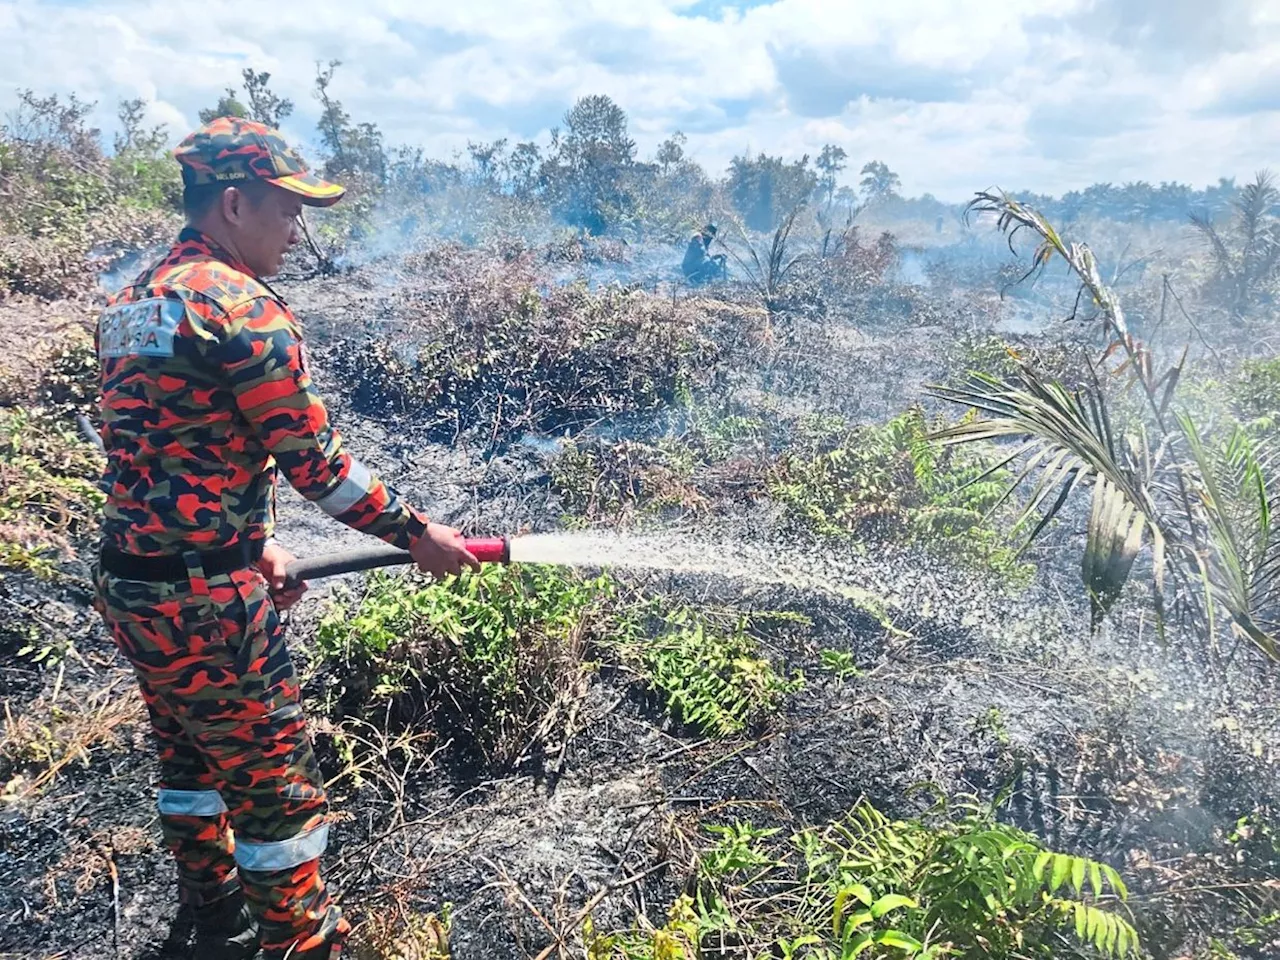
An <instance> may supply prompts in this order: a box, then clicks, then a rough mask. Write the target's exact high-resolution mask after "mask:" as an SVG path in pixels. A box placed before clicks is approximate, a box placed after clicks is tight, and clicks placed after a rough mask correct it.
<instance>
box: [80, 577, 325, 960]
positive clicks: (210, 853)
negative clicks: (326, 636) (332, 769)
mask: <svg viewBox="0 0 1280 960" xmlns="http://www.w3.org/2000/svg"><path fill="white" fill-rule="evenodd" d="M189 570H190V573H191V578H190V579H189V580H187V581H182V582H177V583H152V582H141V581H136V580H125V579H121V578H118V577H115V576H112V575H110V574H106V573H103V572H101V571H99V572H98V574H97V578H96V580H97V594H98V596H97V600H98V603H97V605H98V608H99V610H100V611H101V613H102V615H103V618H104V619H105V620H106V622H107V624H108V625H109V626H110V628H111V632H112V636H113V637H114V639H115V643H116V646H117V647H118V648H119V649H120V652H121V653H122V654H124V656H125V657H127V658H128V660H129V661H130V662H131V663H132V664H133V668H134V672H135V674H136V675H137V678H138V684H139V686H140V687H141V690H142V696H143V699H144V700H145V701H146V704H147V709H148V711H149V713H150V716H151V725H152V729H153V731H154V733H155V737H156V740H157V742H158V745H159V751H160V794H159V807H160V822H161V825H162V828H163V831H164V837H165V842H166V844H167V845H168V847H169V849H170V851H171V852H172V853H173V855H174V858H175V859H176V860H177V864H178V876H179V883H180V891H181V892H182V895H183V899H184V900H185V901H186V902H189V903H196V904H199V903H202V902H210V901H213V900H216V899H218V898H219V897H221V896H225V895H227V894H229V893H234V892H235V889H236V885H237V884H238V885H239V886H240V888H241V889H243V891H244V897H245V899H246V901H247V902H248V904H249V905H250V908H251V909H252V910H253V912H254V914H255V915H256V917H257V920H258V925H259V931H260V934H261V938H262V949H263V952H264V954H265V956H266V957H268V958H272V957H283V956H284V955H285V954H287V953H289V952H290V951H291V950H292V951H293V952H296V953H301V952H303V951H316V953H317V955H318V954H319V953H320V952H322V950H323V947H324V945H326V944H330V943H333V944H339V943H341V941H342V940H344V939H345V938H346V935H347V933H348V932H349V930H350V927H349V925H348V923H347V921H346V920H344V919H343V918H342V915H341V912H340V911H339V909H338V907H337V906H336V905H335V904H334V903H333V902H332V900H331V899H330V896H329V893H328V891H327V890H326V888H325V884H324V881H323V880H322V879H321V876H320V869H319V864H320V855H321V853H322V852H323V851H324V849H325V846H326V844H327V841H328V831H329V828H328V823H327V820H326V813H327V800H326V797H325V792H324V785H323V780H322V778H321V775H320V770H319V767H318V765H317V763H316V759H315V755H314V754H313V752H312V749H311V740H310V737H309V736H308V733H307V728H306V722H305V720H304V718H303V715H302V705H301V702H300V699H299V690H298V680H297V676H296V674H295V672H294V669H293V664H292V662H291V660H290V659H289V653H288V650H287V649H286V647H285V643H284V634H283V631H282V630H281V627H280V621H279V620H278V618H277V616H276V611H275V607H274V605H273V604H272V602H271V598H270V596H269V594H268V592H267V586H266V583H265V581H264V580H263V578H262V577H261V576H260V575H259V574H258V572H257V571H256V570H240V571H236V572H235V573H232V574H229V575H220V576H217V577H212V578H209V579H205V577H204V575H203V572H202V571H201V570H200V569H199V567H198V566H192V567H189Z"/></svg>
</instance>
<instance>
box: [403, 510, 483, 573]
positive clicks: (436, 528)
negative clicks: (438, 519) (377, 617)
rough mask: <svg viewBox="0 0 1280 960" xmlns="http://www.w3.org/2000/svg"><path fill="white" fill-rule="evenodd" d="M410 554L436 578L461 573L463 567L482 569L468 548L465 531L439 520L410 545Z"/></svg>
mask: <svg viewBox="0 0 1280 960" xmlns="http://www.w3.org/2000/svg"><path fill="white" fill-rule="evenodd" d="M409 554H410V556H412V557H413V559H414V562H415V563H417V565H418V569H419V570H421V571H422V572H423V573H429V574H431V576H433V577H435V578H436V579H437V580H439V579H441V578H443V577H447V576H449V575H450V574H457V573H461V572H462V571H463V569H464V568H467V569H471V570H479V569H480V561H479V560H477V559H476V558H475V557H474V556H473V555H472V553H471V551H470V550H468V549H467V544H466V541H465V540H464V539H463V537H462V534H461V533H459V532H458V531H457V530H455V529H453V527H446V526H444V525H443V524H439V523H428V524H427V532H426V533H424V534H423V535H422V536H420V537H419V538H418V539H417V541H416V542H415V543H414V545H413V546H412V547H410V548H409Z"/></svg>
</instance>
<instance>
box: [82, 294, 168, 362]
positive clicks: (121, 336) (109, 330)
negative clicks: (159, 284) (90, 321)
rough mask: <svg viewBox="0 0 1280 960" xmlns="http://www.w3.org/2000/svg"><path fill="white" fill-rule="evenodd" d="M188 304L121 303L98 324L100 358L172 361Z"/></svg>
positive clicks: (161, 301) (163, 300)
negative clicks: (176, 334) (153, 358)
mask: <svg viewBox="0 0 1280 960" xmlns="http://www.w3.org/2000/svg"><path fill="white" fill-rule="evenodd" d="M186 310H187V308H186V304H184V303H183V302H182V301H181V300H173V299H170V298H168V297H149V298H147V299H146V300H137V301H134V302H133V303H118V304H116V305H115V306H111V307H107V309H105V310H104V311H102V316H101V317H100V318H99V320H98V356H99V357H101V358H103V359H106V358H107V357H134V356H139V357H172V356H173V336H174V333H176V332H177V329H178V325H179V324H180V323H182V318H183V316H184V315H185V314H186Z"/></svg>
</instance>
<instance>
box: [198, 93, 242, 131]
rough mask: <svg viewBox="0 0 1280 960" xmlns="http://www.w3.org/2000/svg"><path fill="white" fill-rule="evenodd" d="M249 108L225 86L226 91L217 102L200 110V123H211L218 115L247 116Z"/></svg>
mask: <svg viewBox="0 0 1280 960" xmlns="http://www.w3.org/2000/svg"><path fill="white" fill-rule="evenodd" d="M247 116H249V108H248V107H246V106H245V105H244V104H243V103H241V102H240V100H239V98H238V96H237V95H236V91H235V89H234V88H232V87H227V91H226V93H224V94H223V95H222V96H221V97H219V98H218V102H217V103H216V104H215V105H214V106H212V107H209V108H208V109H206V110H201V111H200V122H201V123H212V122H213V121H214V120H217V119H218V118H219V117H247Z"/></svg>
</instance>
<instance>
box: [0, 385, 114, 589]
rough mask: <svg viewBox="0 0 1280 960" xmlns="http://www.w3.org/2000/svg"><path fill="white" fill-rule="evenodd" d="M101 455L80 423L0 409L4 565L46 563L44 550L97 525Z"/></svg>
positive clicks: (0, 564)
mask: <svg viewBox="0 0 1280 960" xmlns="http://www.w3.org/2000/svg"><path fill="white" fill-rule="evenodd" d="M100 473H101V459H100V457H99V456H98V455H97V453H96V452H95V451H94V450H93V449H92V448H91V447H89V445H88V444H86V443H85V442H83V441H82V440H81V439H80V438H79V437H78V435H77V434H76V432H75V428H74V426H72V425H70V424H65V423H62V422H60V421H56V420H53V419H51V418H49V417H48V416H47V415H44V414H41V413H29V412H27V411H25V410H22V409H0V545H2V547H3V552H2V553H0V568H3V567H10V568H14V567H16V568H32V567H35V568H40V567H41V564H40V563H39V562H38V561H39V556H40V553H41V552H42V551H44V550H46V549H47V548H49V547H61V546H66V545H67V544H68V543H69V541H70V540H71V539H73V538H83V537H85V536H87V535H88V534H89V533H90V532H91V531H92V530H93V529H95V527H96V526H97V517H98V511H99V510H100V509H101V507H102V504H103V502H104V498H103V496H102V494H101V492H100V491H99V490H98V488H97V485H96V480H97V479H98V476H99V474H100Z"/></svg>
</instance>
